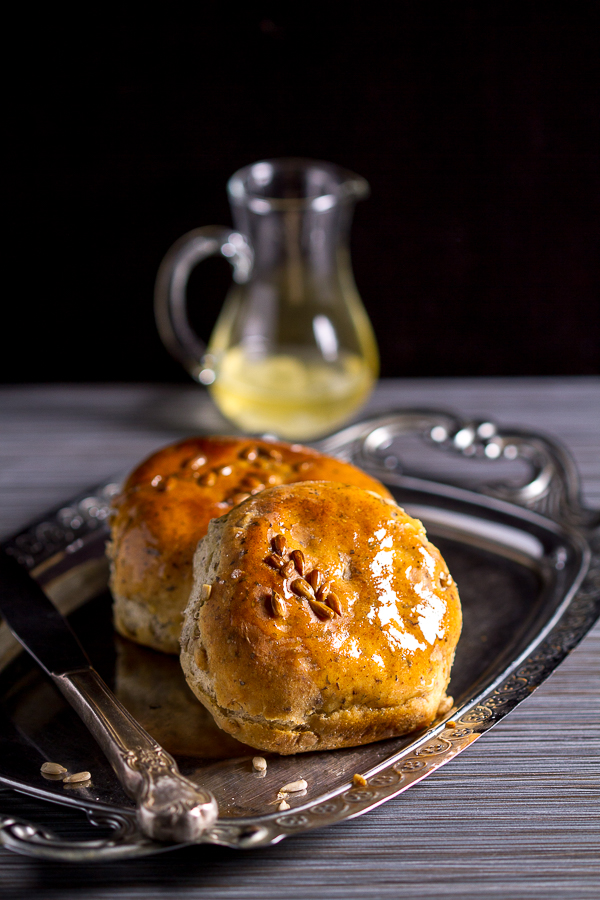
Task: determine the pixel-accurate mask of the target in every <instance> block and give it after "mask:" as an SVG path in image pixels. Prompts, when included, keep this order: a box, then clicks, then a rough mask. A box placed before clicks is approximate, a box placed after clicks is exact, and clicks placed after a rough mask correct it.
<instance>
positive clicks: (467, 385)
mask: <svg viewBox="0 0 600 900" xmlns="http://www.w3.org/2000/svg"><path fill="white" fill-rule="evenodd" d="M417 406H418V407H423V406H426V407H439V408H449V409H453V410H455V411H457V412H459V413H461V414H464V415H466V416H473V417H481V418H494V419H496V420H497V421H499V422H500V423H502V424H506V425H508V424H510V425H515V426H520V427H525V428H530V429H534V430H541V431H545V432H547V433H550V434H552V435H554V436H556V437H557V438H558V439H560V440H561V441H562V442H563V443H564V444H565V445H566V446H568V448H569V449H570V451H571V453H572V454H573V456H574V458H575V460H576V462H577V464H578V467H579V470H580V472H581V475H582V480H583V486H584V497H585V499H586V502H587V503H588V505H594V506H600V379H594V378H564V379H563V378H561V379H487V380H476V379H470V380H469V379H455V380H449V379H448V380H442V379H431V380H425V379H420V380H410V381H396V382H387V383H383V384H381V385H380V386H379V387H378V390H377V392H376V394H375V395H374V397H373V398H372V400H371V402H370V404H369V411H377V410H385V409H389V408H398V407H417ZM200 429H202V430H206V431H231V429H230V428H228V427H227V426H226V424H225V423H223V421H222V420H221V419H220V417H219V416H218V414H217V413H216V412H215V411H214V410H212V409H211V408H210V407H209V406H208V405H207V404H206V403H205V402H204V400H203V396H202V395H201V394H200V393H199V391H198V389H197V388H194V387H191V388H189V389H188V388H179V387H164V388H163V387H156V386H154V387H149V386H144V385H138V386H118V385H111V386H93V387H85V386H67V387H60V386H52V387H15V388H4V389H2V390H0V533H1V534H4V535H7V534H9V533H12V532H14V531H15V530H16V529H18V528H20V527H21V526H23V525H24V524H26V522H27V521H28V520H30V519H31V518H33V517H35V516H37V515H40V514H43V513H44V512H45V511H46V510H47V509H48V508H49V507H51V506H53V505H55V504H58V503H60V502H62V501H64V500H65V499H67V498H68V497H69V496H70V495H72V494H74V493H76V492H78V491H79V490H82V489H84V488H85V487H87V486H89V485H91V484H93V483H94V482H96V481H100V480H101V479H103V478H105V477H109V476H111V475H113V474H114V473H115V472H119V471H122V470H125V469H127V468H128V467H130V466H131V465H133V464H134V463H135V462H137V461H138V460H139V459H140V458H141V457H142V456H143V455H144V454H146V453H149V452H150V451H151V450H153V449H154V448H155V447H157V446H159V445H161V444H164V443H167V442H169V441H171V440H172V439H174V438H175V437H177V436H179V435H183V434H186V433H191V432H193V431H197V430H200ZM442 468H443V466H442ZM599 800H600V626H596V628H595V629H594V630H593V631H592V632H591V633H590V634H589V635H588V636H587V638H586V639H585V640H584V641H583V642H582V644H581V645H580V646H579V647H578V648H577V649H576V650H575V651H574V652H573V653H572V654H571V656H570V657H569V658H568V659H567V660H566V661H565V663H563V665H562V666H561V667H560V668H559V669H558V670H557V672H555V674H554V675H553V676H552V677H551V678H550V679H549V680H548V681H547V682H546V683H545V684H544V685H543V686H542V687H541V688H540V689H539V690H538V691H537V692H536V693H535V695H534V696H532V697H531V698H530V699H528V700H527V701H526V702H525V703H524V704H523V705H521V706H520V707H519V708H518V709H517V710H516V711H515V712H513V713H512V714H511V715H510V716H509V717H508V718H507V719H505V720H504V721H503V722H501V723H500V725H498V726H497V727H496V728H495V729H494V730H493V731H492V732H491V733H490V734H488V735H486V736H485V737H484V738H483V739H482V740H481V741H479V742H477V744H475V745H474V746H473V747H472V748H470V749H469V750H468V751H467V752H466V753H464V754H463V755H462V756H460V757H459V758H457V759H456V760H454V761H453V762H452V763H451V764H449V765H448V766H446V767H445V768H443V769H442V770H441V771H439V772H437V773H435V774H434V775H432V776H431V777H430V778H428V779H426V780H425V781H424V782H422V783H421V784H419V785H417V786H416V787H415V788H413V789H411V790H410V791H408V792H407V793H406V794H404V795H402V796H401V797H400V798H398V799H397V800H394V801H391V802H390V803H388V804H385V805H384V806H383V807H380V808H379V809H377V810H375V811H373V812H372V813H370V814H368V815H366V816H364V817H362V818H360V819H356V820H354V821H351V822H346V823H344V824H342V825H339V826H336V827H334V828H330V829H326V830H323V831H315V832H311V833H308V834H305V835H302V836H301V837H298V838H294V839H290V840H288V841H284V842H283V843H282V844H279V845H278V846H276V847H273V848H270V849H268V850H259V851H253V852H250V851H248V852H245V853H237V852H234V851H228V850H224V849H219V848H205V847H198V848H190V849H186V850H182V851H177V852H174V853H168V854H165V855H164V856H158V857H154V858H151V859H146V860H140V861H137V862H130V863H119V864H111V865H104V866H101V867H94V868H91V867H89V866H72V867H67V868H66V867H65V866H60V865H56V864H44V863H39V862H34V861H33V860H31V859H26V858H21V857H17V856H14V855H12V854H10V853H8V852H7V851H0V891H1V893H2V897H4V898H11V897H31V898H35V900H37V898H46V897H48V898H50V897H52V898H63V897H76V896H80V895H82V894H85V896H86V897H87V898H91V900H96V898H108V897H111V898H114V897H117V898H119V897H122V898H138V897H139V898H142V897H143V898H158V897H168V896H170V895H172V894H176V895H177V896H179V897H183V898H200V897H207V898H208V897H210V898H240V900H242V898H259V897H260V898H280V897H282V898H283V897H285V898H289V900H292V898H298V900H300V898H302V900H304V898H311V900H315V898H321V897H331V898H354V897H356V898H363V897H364V898H413V897H414V898H420V897H429V896H431V895H433V894H435V895H438V894H443V895H445V896H449V897H459V896H460V897H471V896H478V897H479V896H480V895H481V894H486V895H489V896H490V897H498V898H544V900H546V898H592V897H593V898H597V897H598V896H599V895H600V874H599V872H600V813H599V810H600V803H599ZM0 808H1V809H2V810H3V811H7V812H11V813H13V814H19V815H21V816H23V817H25V818H27V817H30V818H32V819H34V820H35V821H37V822H42V823H45V824H47V825H52V824H53V823H54V821H55V819H56V815H55V810H54V808H53V807H51V806H49V805H48V806H46V805H44V804H41V803H38V802H37V801H34V800H32V799H30V798H26V797H21V796H18V795H17V794H15V793H14V792H11V791H7V790H0ZM62 827H63V828H64V829H66V831H69V829H71V831H72V832H73V833H74V834H75V833H79V832H80V830H81V829H82V828H84V827H85V823H84V822H83V821H81V817H80V816H79V814H73V817H72V818H70V819H69V820H68V821H63V824H62Z"/></svg>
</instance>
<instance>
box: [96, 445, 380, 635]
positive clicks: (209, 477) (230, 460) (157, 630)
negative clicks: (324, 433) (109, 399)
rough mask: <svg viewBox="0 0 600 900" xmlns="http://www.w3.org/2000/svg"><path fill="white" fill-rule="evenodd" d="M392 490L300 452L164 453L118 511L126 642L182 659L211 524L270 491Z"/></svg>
mask: <svg viewBox="0 0 600 900" xmlns="http://www.w3.org/2000/svg"><path fill="white" fill-rule="evenodd" d="M321 479H327V480H330V481H340V482H344V483H347V484H355V485H358V486H360V487H363V488H367V489H369V490H373V491H376V492H377V493H380V494H381V495H382V496H388V497H389V494H388V492H387V490H386V489H385V488H384V487H383V485H382V484H380V483H379V482H378V481H376V480H375V479H374V478H370V477H369V476H368V475H366V474H365V473H364V472H361V471H360V470H359V469H357V468H355V467H354V466H351V465H349V464H348V463H344V462H341V461H340V460H337V459H332V458H331V457H328V456H324V455H323V454H320V453H317V452H316V451H314V450H310V449H308V448H306V447H301V446H299V445H298V444H293V445H290V444H284V443H275V442H270V441H259V440H254V439H251V438H242V439H240V438H226V437H219V438H215V437H213V438H211V437H195V438H189V439H188V440H185V441H180V442H179V443H177V444H173V445H170V446H168V447H164V448H163V449H162V450H159V451H158V452H157V453H154V454H153V455H152V456H150V457H149V458H148V459H147V460H145V461H144V462H143V463H141V465H139V466H138V467H137V468H136V469H135V470H134V471H133V472H132V474H131V475H130V476H129V478H128V479H127V481H126V482H125V485H124V486H123V490H122V491H121V493H120V495H119V496H118V497H117V498H116V499H115V501H114V504H113V506H114V515H113V518H112V521H111V542H110V543H109V545H108V548H107V550H108V556H109V558H110V560H111V580H110V586H111V590H112V594H113V598H114V622H115V627H116V629H117V631H118V632H119V633H120V634H122V635H123V636H124V637H127V638H130V639H132V640H134V641H137V642H138V643H139V644H144V645H146V646H147V647H152V648H154V649H155V650H162V651H164V652H165V653H179V636H180V633H181V622H182V615H183V610H184V609H185V606H186V603H187V601H188V599H189V596H190V590H191V587H192V559H193V556H194V551H195V549H196V546H197V544H198V541H199V540H200V538H202V537H204V535H205V534H206V531H207V528H208V523H209V522H210V520H211V519H214V518H215V517H217V516H222V515H223V514H224V513H226V512H228V511H229V510H230V509H231V508H232V507H233V506H234V505H236V504H237V503H239V502H240V501H242V500H244V499H245V498H246V497H248V496H251V495H255V494H258V493H259V492H260V491H262V490H264V488H265V487H268V486H270V485H276V484H290V483H293V482H297V481H305V480H311V481H315V480H321Z"/></svg>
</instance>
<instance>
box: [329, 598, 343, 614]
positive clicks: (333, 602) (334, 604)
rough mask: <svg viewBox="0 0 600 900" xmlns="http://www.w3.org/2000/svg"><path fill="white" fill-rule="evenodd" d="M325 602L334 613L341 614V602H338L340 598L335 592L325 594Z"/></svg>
mask: <svg viewBox="0 0 600 900" xmlns="http://www.w3.org/2000/svg"><path fill="white" fill-rule="evenodd" d="M326 602H327V606H330V607H331V608H332V610H333V611H334V613H336V614H337V615H338V616H341V615H342V612H343V610H342V604H341V603H340V598H339V597H338V595H337V594H334V593H333V592H331V593H329V594H327V601H326Z"/></svg>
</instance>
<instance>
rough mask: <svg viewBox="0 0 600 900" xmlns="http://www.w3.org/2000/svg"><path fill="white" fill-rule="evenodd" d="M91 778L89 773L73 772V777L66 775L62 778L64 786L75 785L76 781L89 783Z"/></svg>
mask: <svg viewBox="0 0 600 900" xmlns="http://www.w3.org/2000/svg"><path fill="white" fill-rule="evenodd" d="M91 777H92V776H91V775H90V773H89V772H74V773H73V775H66V776H65V777H64V778H63V782H64V783H65V784H77V782H78V781H89V780H90V778H91Z"/></svg>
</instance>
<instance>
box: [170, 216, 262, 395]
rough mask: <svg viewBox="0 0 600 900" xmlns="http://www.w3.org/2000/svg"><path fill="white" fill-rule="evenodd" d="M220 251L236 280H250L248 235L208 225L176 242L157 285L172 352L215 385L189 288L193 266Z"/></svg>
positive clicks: (194, 373)
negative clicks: (192, 317) (189, 305)
mask: <svg viewBox="0 0 600 900" xmlns="http://www.w3.org/2000/svg"><path fill="white" fill-rule="evenodd" d="M218 254H221V256H224V257H225V259H226V260H227V261H228V262H229V263H231V266H232V268H233V280H234V281H236V282H237V283H238V284H243V283H244V282H246V281H247V280H248V278H249V276H250V271H251V269H252V262H253V254H252V249H251V247H250V245H249V244H248V242H247V240H246V238H245V237H244V236H243V235H242V234H239V232H237V231H233V230H232V229H231V228H223V227H222V226H220V225H206V226H204V227H203V228H194V230H193V231H188V233H187V234H184V235H183V237H180V238H179V240H178V241H175V243H174V244H173V246H172V247H171V248H170V249H169V250H168V251H167V253H166V255H165V257H164V259H163V261H162V262H161V264H160V267H159V270H158V275H157V276H156V285H155V288H154V315H155V317H156V325H157V328H158V333H159V334H160V336H161V338H162V341H163V343H164V345H165V347H166V348H167V350H168V351H169V353H171V355H172V356H174V357H175V359H177V360H179V362H180V363H181V364H182V365H183V366H184V368H185V369H187V371H188V372H189V373H190V375H191V376H192V378H193V379H194V380H195V381H199V382H200V383H201V384H212V382H213V381H214V380H215V373H214V370H213V367H212V360H211V359H209V358H208V357H207V354H206V344H205V343H204V342H203V341H202V340H201V339H200V338H199V337H198V335H197V334H196V332H195V331H194V330H193V328H192V327H191V325H190V322H189V319H188V315H187V309H186V288H187V283H188V280H189V277H190V274H191V272H192V269H194V267H195V266H196V265H197V264H198V263H199V262H202V260H203V259H206V258H207V257H209V256H217V255H218Z"/></svg>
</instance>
